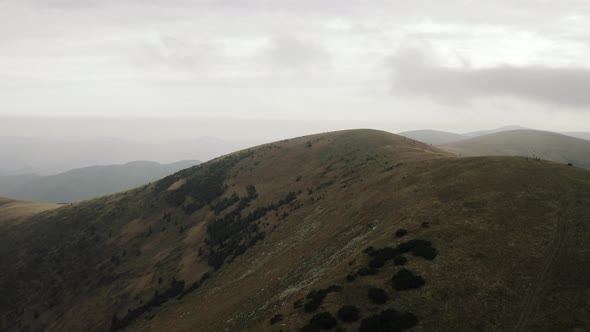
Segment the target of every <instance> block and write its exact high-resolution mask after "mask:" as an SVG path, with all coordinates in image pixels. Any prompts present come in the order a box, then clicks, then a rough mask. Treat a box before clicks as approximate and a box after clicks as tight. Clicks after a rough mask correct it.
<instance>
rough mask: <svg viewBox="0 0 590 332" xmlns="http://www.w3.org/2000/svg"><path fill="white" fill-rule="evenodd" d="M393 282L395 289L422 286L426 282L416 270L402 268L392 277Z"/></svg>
mask: <svg viewBox="0 0 590 332" xmlns="http://www.w3.org/2000/svg"><path fill="white" fill-rule="evenodd" d="M391 283H392V287H393V288H394V289H395V290H398V291H401V290H408V289H414V288H420V287H422V286H424V284H425V283H426V282H425V281H424V279H423V278H422V277H421V276H419V275H416V274H414V272H412V271H410V270H408V269H401V270H400V271H399V272H398V273H396V274H395V275H394V276H393V277H392V278H391Z"/></svg>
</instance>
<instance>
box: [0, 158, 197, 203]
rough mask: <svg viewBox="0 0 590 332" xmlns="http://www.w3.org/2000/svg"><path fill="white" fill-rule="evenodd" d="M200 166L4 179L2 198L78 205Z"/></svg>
mask: <svg viewBox="0 0 590 332" xmlns="http://www.w3.org/2000/svg"><path fill="white" fill-rule="evenodd" d="M198 163H199V162H198V161H195V160H185V161H179V162H176V163H172V164H159V163H156V162H149V161H135V162H130V163H126V164H123V165H109V166H92V167H85V168H79V169H74V170H71V171H67V172H64V173H61V174H57V175H48V176H39V175H17V176H0V195H2V196H8V197H11V198H14V199H20V200H28V201H39V202H51V203H63V202H74V201H80V200H83V199H88V198H92V197H97V196H102V195H106V194H111V193H115V192H118V191H122V190H126V189H131V188H134V187H137V186H140V185H144V184H147V183H148V182H151V181H155V180H158V179H161V178H163V177H165V176H167V175H170V174H172V173H175V172H178V171H179V170H181V169H184V168H188V167H191V166H194V165H196V164H198Z"/></svg>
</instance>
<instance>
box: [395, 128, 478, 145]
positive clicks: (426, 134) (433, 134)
mask: <svg viewBox="0 0 590 332" xmlns="http://www.w3.org/2000/svg"><path fill="white" fill-rule="evenodd" d="M398 135H400V136H404V137H407V138H411V139H413V140H416V141H419V142H422V143H426V144H433V145H438V144H445V143H450V142H456V141H461V140H464V139H467V138H469V137H466V136H463V135H460V134H455V133H450V132H446V131H440V130H429V129H425V130H412V131H405V132H403V133H399V134H398Z"/></svg>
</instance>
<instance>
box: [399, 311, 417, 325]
mask: <svg viewBox="0 0 590 332" xmlns="http://www.w3.org/2000/svg"><path fill="white" fill-rule="evenodd" d="M399 322H400V325H401V326H402V327H403V328H406V329H410V328H412V327H414V326H416V325H417V324H418V317H416V316H415V315H414V314H412V313H410V312H406V313H403V314H401V315H400V316H399Z"/></svg>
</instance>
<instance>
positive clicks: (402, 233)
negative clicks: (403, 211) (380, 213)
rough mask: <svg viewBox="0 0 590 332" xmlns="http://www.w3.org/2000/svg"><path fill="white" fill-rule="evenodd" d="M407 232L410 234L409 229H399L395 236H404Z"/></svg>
mask: <svg viewBox="0 0 590 332" xmlns="http://www.w3.org/2000/svg"><path fill="white" fill-rule="evenodd" d="M406 234H408V231H407V230H405V229H398V230H397V232H395V237H402V236H405V235H406Z"/></svg>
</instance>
